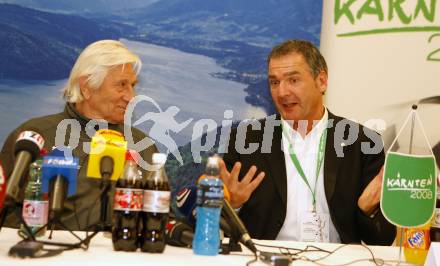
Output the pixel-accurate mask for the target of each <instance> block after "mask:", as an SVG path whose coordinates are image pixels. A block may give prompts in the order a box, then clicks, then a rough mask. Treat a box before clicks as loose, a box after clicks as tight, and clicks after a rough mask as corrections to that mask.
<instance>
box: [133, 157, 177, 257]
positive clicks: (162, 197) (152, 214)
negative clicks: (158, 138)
mask: <svg viewBox="0 0 440 266" xmlns="http://www.w3.org/2000/svg"><path fill="white" fill-rule="evenodd" d="M165 161H166V155H165V154H163V153H155V154H153V167H154V169H155V170H154V172H153V174H152V175H150V176H148V177H147V179H146V180H145V186H144V205H143V208H142V211H143V214H142V219H143V221H142V233H141V236H140V246H141V250H142V251H144V252H152V253H161V252H163V251H164V249H165V229H166V225H167V223H168V213H169V211H170V196H171V193H170V187H169V185H168V177H167V175H166V173H165V169H164V165H165Z"/></svg>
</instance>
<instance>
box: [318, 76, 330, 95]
mask: <svg viewBox="0 0 440 266" xmlns="http://www.w3.org/2000/svg"><path fill="white" fill-rule="evenodd" d="M316 84H317V85H318V89H319V91H320V92H321V93H322V94H324V93H325V92H326V90H327V85H328V75H327V73H326V72H325V71H321V72H320V73H319V74H318V76H317V77H316Z"/></svg>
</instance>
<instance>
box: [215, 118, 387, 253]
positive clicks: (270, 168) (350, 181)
mask: <svg viewBox="0 0 440 266" xmlns="http://www.w3.org/2000/svg"><path fill="white" fill-rule="evenodd" d="M267 119H268V118H266V119H264V120H261V121H260V122H261V128H260V130H247V132H246V143H247V144H246V145H248V144H249V143H258V144H259V147H260V148H258V150H257V151H256V152H254V153H251V154H239V153H238V152H237V151H236V149H235V146H234V145H235V141H236V134H237V130H234V131H233V132H232V133H231V139H230V141H229V146H228V152H227V154H225V156H224V160H225V162H226V165H227V167H228V169H229V170H230V169H231V168H232V166H233V164H234V163H235V162H237V161H240V162H241V163H242V168H241V172H240V178H242V177H243V175H244V174H245V173H246V172H247V171H248V169H249V167H251V166H252V165H255V166H257V167H258V171H264V172H265V173H266V176H265V177H264V179H263V181H262V183H261V184H260V185H259V186H258V187H257V188H256V190H255V191H254V192H253V193H252V195H251V197H250V198H249V200H248V201H247V202H246V203H245V204H244V205H243V207H242V208H241V210H240V213H239V215H240V217H241V219H242V220H243V222H244V224H245V225H246V227H247V229H248V230H249V233H250V235H251V237H253V238H257V239H275V238H276V237H277V235H278V233H279V232H280V229H281V227H282V225H283V223H284V220H285V218H286V206H287V203H286V202H287V180H286V165H285V159H284V153H283V151H282V150H281V147H282V146H281V145H282V141H281V139H282V138H281V135H282V130H281V126H275V128H273V132H271V130H270V127H267V128H265V126H266V124H267V123H266V122H267ZM273 119H274V117H272V120H273ZM275 120H280V117H279V116H276V118H275ZM332 120H333V126H332V127H330V128H329V129H328V135H327V143H326V150H325V158H324V189H325V194H326V199H327V203H328V206H329V211H330V217H331V219H332V221H333V224H334V225H335V227H336V230H337V231H338V233H339V236H340V239H341V241H342V242H343V243H360V242H361V240H362V241H364V242H365V243H367V244H373V245H389V244H391V243H392V242H393V240H394V238H395V227H394V226H393V225H391V224H390V223H389V222H387V221H386V220H385V218H384V217H383V215H382V213H380V210H379V213H377V215H376V216H374V218H370V217H369V216H366V215H364V214H363V213H362V211H361V210H360V209H359V208H358V205H357V201H358V198H359V197H360V195H361V193H362V192H363V190H364V189H365V187H366V186H367V185H368V184H369V182H370V181H371V180H372V179H373V178H374V177H375V175H376V174H377V173H378V172H379V170H380V168H381V166H382V165H383V162H384V153H383V149H382V148H381V149H380V152H379V153H378V154H365V153H363V152H362V150H361V147H362V146H361V145H364V148H366V147H373V146H374V144H373V141H372V139H370V138H373V139H374V140H375V143H376V144H377V143H378V144H379V145H381V146H382V142H381V140H380V136H379V135H378V134H377V133H375V132H373V131H371V130H368V129H367V128H364V127H362V126H360V125H359V124H356V123H354V122H352V121H349V120H343V118H341V117H337V116H334V115H333V114H331V113H330V112H329V121H332ZM342 120H343V121H344V122H346V123H349V124H350V125H352V126H355V127H358V128H359V132H358V133H356V134H357V135H358V138H357V139H356V141H354V143H353V144H351V145H348V144H349V141H346V143H347V145H344V144H342V145H341V143H340V142H339V143H336V145H335V140H339V139H341V138H339V137H337V138H335V127H336V125H337V123H338V122H339V121H342ZM279 125H280V124H279ZM342 125H343V124H340V126H342ZM340 126H339V128H338V132H341V134H342V133H344V134H345V136H346V137H345V139H347V137H348V135H347V134H348V131H347V128H348V127H342V128H341V127H340ZM264 130H266V131H268V132H266V134H267V135H266V137H267V136H270V135H271V136H273V138H272V139H271V140H270V141H269V142H268V141H267V139H266V140H265V141H264V142H263V139H264V138H263V133H264ZM272 133H273V134H272ZM367 136H368V137H367ZM362 143H363V144H362ZM268 144H269V145H270V144H271V152H270V153H264V152H262V150H261V147H262V146H266V147H267V145H268ZM341 151H343V153H344V156H343V157H338V156H337V152H341ZM298 157H300V155H298Z"/></svg>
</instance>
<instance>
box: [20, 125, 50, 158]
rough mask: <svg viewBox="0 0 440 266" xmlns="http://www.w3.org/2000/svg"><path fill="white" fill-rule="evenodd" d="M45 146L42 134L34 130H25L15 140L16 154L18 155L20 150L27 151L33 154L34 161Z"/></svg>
mask: <svg viewBox="0 0 440 266" xmlns="http://www.w3.org/2000/svg"><path fill="white" fill-rule="evenodd" d="M43 146H44V138H43V137H42V136H41V135H40V134H38V133H36V132H34V131H23V132H21V133H20V134H19V135H18V137H17V140H16V141H15V146H14V154H15V155H17V154H18V153H19V152H22V151H27V152H29V153H30V154H31V156H32V161H34V160H35V159H36V158H37V157H38V156H39V155H40V151H41V149H43Z"/></svg>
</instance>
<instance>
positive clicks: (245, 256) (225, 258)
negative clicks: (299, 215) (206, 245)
mask: <svg viewBox="0 0 440 266" xmlns="http://www.w3.org/2000/svg"><path fill="white" fill-rule="evenodd" d="M46 235H47V234H46ZM20 240H21V238H20V237H19V236H18V234H17V230H15V229H9V228H3V229H2V230H1V231H0V265H1V266H3V265H8V266H14V265H42V266H43V265H44V266H51V265H72V266H73V265H74V266H86V265H93V266H98V265H105V266H109V265H121V266H122V265H142V266H146V265H151V266H153V265H154V266H156V265H159V266H160V265H191V266H193V265H203V266H216V265H227V266H233V265H242V266H243V265H246V262H247V261H249V260H251V259H252V258H253V257H252V256H251V253H250V251H249V250H247V249H246V248H243V251H244V252H242V253H236V252H235V253H233V254H232V255H218V256H212V257H211V256H196V255H194V254H193V252H192V250H191V249H188V248H179V247H173V246H167V247H166V248H165V252H164V253H163V254H149V253H143V252H140V251H139V250H138V251H136V252H115V251H113V247H112V242H111V239H110V238H108V237H106V236H104V235H103V234H102V233H100V234H98V235H97V236H96V237H95V238H94V239H93V240H92V241H91V243H90V247H89V249H88V250H87V251H84V250H81V249H77V250H69V251H64V252H63V253H62V254H60V255H57V256H55V257H49V258H37V259H29V258H28V259H20V258H14V257H9V256H8V255H7V254H8V251H9V249H10V247H11V246H13V245H14V244H16V243H17V242H18V241H20ZM53 241H58V242H69V243H75V242H77V240H76V239H75V238H74V237H73V236H71V235H70V234H69V233H67V232H63V231H55V232H54V239H53ZM254 242H255V243H260V244H267V245H276V246H288V247H294V248H305V247H306V245H307V243H301V242H291V241H267V240H265V241H259V240H255V241H254ZM308 244H310V243H308ZM314 245H316V246H319V247H320V248H323V249H326V250H329V251H331V250H335V249H336V248H338V247H340V246H341V245H338V244H328V243H319V244H316V243H314ZM369 248H370V249H371V250H372V251H373V253H374V256H375V257H376V258H379V259H383V260H385V261H386V262H387V264H386V265H396V262H397V260H398V253H399V249H398V247H384V246H369ZM259 250H264V251H275V250H274V249H270V248H259ZM323 255H324V254H323V253H316V252H312V253H307V255H306V257H308V258H318V257H320V256H323ZM368 259H371V254H370V252H369V251H368V250H367V249H366V248H365V247H363V246H360V245H348V246H344V247H342V248H341V249H339V250H338V251H336V252H335V253H334V254H333V255H331V256H329V257H327V258H326V259H324V260H321V261H319V263H321V264H323V265H341V264H345V263H349V262H351V261H354V260H363V261H359V262H358V263H354V264H350V265H374V263H373V262H370V261H368ZM252 265H267V264H264V263H263V262H261V261H258V262H257V263H254V264H252ZM292 265H316V264H314V263H311V262H307V261H301V260H296V261H294V262H293V263H292Z"/></svg>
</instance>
